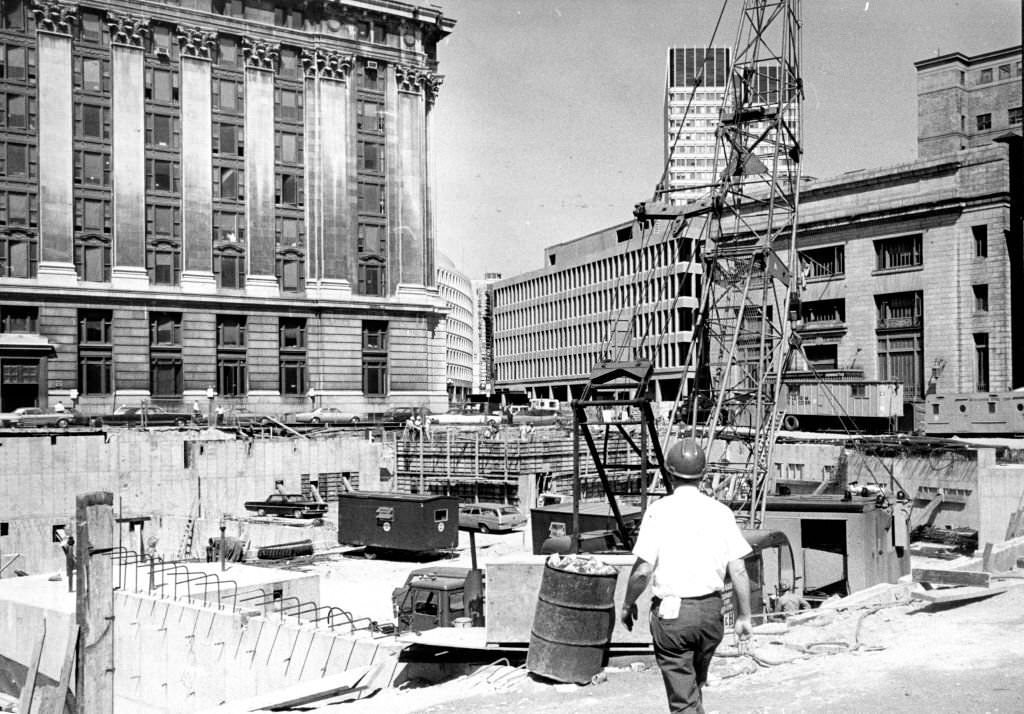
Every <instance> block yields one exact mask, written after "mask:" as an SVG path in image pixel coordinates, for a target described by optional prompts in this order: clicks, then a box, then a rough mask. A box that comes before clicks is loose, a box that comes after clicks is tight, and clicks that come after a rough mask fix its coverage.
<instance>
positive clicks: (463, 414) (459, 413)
mask: <svg viewBox="0 0 1024 714" xmlns="http://www.w3.org/2000/svg"><path fill="white" fill-rule="evenodd" d="M429 419H430V423H431V424H440V425H441V426H445V425H448V424H494V425H495V426H498V425H499V424H501V421H502V414H501V412H494V411H487V409H486V405H484V404H467V405H466V406H465V407H453V408H451V409H449V410H448V413H447V414H431V415H430V417H429Z"/></svg>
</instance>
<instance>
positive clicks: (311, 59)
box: [302, 47, 356, 82]
mask: <svg viewBox="0 0 1024 714" xmlns="http://www.w3.org/2000/svg"><path fill="white" fill-rule="evenodd" d="M355 63H356V58H355V55H346V54H342V53H341V52H333V51H331V50H325V49H322V48H320V47H317V48H314V49H312V50H303V51H302V66H303V68H304V70H305V72H306V77H307V78H309V79H318V78H319V79H333V80H337V81H339V82H344V81H346V80H347V79H348V76H349V74H350V73H351V72H352V68H353V67H354V66H355Z"/></svg>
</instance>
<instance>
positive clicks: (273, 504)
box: [244, 493, 327, 518]
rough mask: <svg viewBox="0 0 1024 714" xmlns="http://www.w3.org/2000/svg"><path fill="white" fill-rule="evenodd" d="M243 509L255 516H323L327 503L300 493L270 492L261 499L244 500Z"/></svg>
mask: <svg viewBox="0 0 1024 714" xmlns="http://www.w3.org/2000/svg"><path fill="white" fill-rule="evenodd" d="M244 505H245V510H247V511H254V512H255V513H256V515H257V516H284V517H286V518H323V516H324V514H326V513H327V504H326V503H323V502H322V501H315V500H313V499H311V498H306V497H305V496H303V495H302V494H301V493H272V494H270V495H269V496H267V498H266V499H265V500H263V501H246V502H245V504H244Z"/></svg>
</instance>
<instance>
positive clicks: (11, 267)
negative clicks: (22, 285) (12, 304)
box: [0, 230, 39, 278]
mask: <svg viewBox="0 0 1024 714" xmlns="http://www.w3.org/2000/svg"><path fill="white" fill-rule="evenodd" d="M38 263H39V238H38V237H37V236H36V235H35V234H32V233H28V232H26V231H19V230H13V231H8V232H6V233H0V276H2V277H5V278H34V277H36V268H37V266H38Z"/></svg>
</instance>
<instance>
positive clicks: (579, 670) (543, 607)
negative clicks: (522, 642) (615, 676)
mask: <svg viewBox="0 0 1024 714" xmlns="http://www.w3.org/2000/svg"><path fill="white" fill-rule="evenodd" d="M617 577H618V576H617V574H616V573H610V574H608V575H593V574H589V573H574V572H570V571H567V570H559V569H558V568H553V567H551V565H548V564H546V565H545V566H544V575H543V577H542V578H541V584H540V593H539V594H538V596H537V610H536V612H535V613H534V616H533V627H532V628H531V630H530V649H529V651H528V652H527V655H526V668H527V669H528V670H529V671H530V672H533V673H534V674H537V675H540V676H542V677H547V678H548V679H553V680H555V681H558V682H576V683H579V684H584V683H586V682H589V681H590V680H591V678H592V677H593V676H594V675H595V674H597V673H598V672H600V671H601V669H602V668H603V666H604V658H605V650H606V648H607V647H608V642H609V640H610V639H611V634H612V628H613V627H614V626H615V582H616V579H617Z"/></svg>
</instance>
